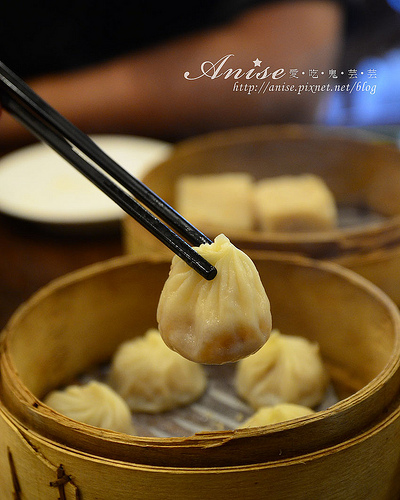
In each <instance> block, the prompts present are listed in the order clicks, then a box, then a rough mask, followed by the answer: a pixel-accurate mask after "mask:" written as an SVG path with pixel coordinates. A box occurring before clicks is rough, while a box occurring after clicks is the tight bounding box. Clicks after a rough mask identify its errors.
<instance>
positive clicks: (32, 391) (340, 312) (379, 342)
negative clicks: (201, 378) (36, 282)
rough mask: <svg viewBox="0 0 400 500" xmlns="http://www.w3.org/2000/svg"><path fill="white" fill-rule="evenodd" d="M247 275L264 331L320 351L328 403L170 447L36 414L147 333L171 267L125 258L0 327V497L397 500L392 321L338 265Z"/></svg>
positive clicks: (397, 396) (47, 295)
mask: <svg viewBox="0 0 400 500" xmlns="http://www.w3.org/2000/svg"><path fill="white" fill-rule="evenodd" d="M254 262H255V264H256V266H257V268H258V270H259V272H260V276H261V278H262V280H263V283H264V285H265V287H266V289H267V292H268V295H269V298H270V301H271V310H272V315H273V322H274V326H275V327H276V328H279V329H281V331H283V332H287V333H293V334H296V335H302V336H305V337H307V338H309V339H311V340H316V341H318V342H319V344H320V349H321V353H322V356H323V359H324V362H325V363H326V366H327V368H328V370H329V372H330V375H331V378H332V380H333V384H334V387H335V390H336V392H337V394H338V396H339V399H338V401H337V402H335V403H334V404H332V405H331V406H329V407H328V408H327V409H325V410H323V411H319V412H317V413H315V414H313V415H311V416H307V417H303V418H300V419H296V420H292V421H288V422H286V423H280V424H274V425H271V426H264V427H258V428H252V429H236V430H235V429H233V430H224V431H210V430H204V431H203V432H199V433H196V434H194V435H191V436H186V437H174V436H172V437H167V438H165V437H146V436H128V435H126V434H122V433H116V432H112V431H108V430H105V429H99V428H96V427H92V426H89V425H86V424H82V423H79V422H77V421H74V420H71V419H68V418H66V417H64V416H63V415H61V414H59V413H57V412H55V411H54V410H52V409H51V408H49V407H47V406H46V405H45V404H44V403H43V402H42V398H43V396H44V395H45V394H46V393H47V392H48V391H49V390H51V389H53V388H56V387H58V386H60V385H62V384H64V383H68V381H69V380H71V378H73V377H74V376H76V375H77V374H79V373H82V372H85V371H86V370H90V369H91V367H92V366H93V365H97V364H99V363H102V362H105V361H106V360H108V359H109V358H110V356H111V355H112V353H113V352H114V350H115V349H116V347H117V346H118V345H119V344H120V342H122V341H124V340H126V339H128V338H131V337H134V336H138V335H142V334H143V333H144V332H145V331H146V330H147V328H149V327H152V326H155V313H156V307H157V303H158V298H159V295H160V291H161V289H162V286H163V284H164V282H165V279H166V277H167V275H168V272H169V265H170V262H169V260H165V259H163V258H161V257H153V258H148V259H146V260H142V259H138V258H136V257H133V256H122V257H120V258H117V259H113V260H110V261H107V262H102V263H98V264H96V265H93V266H91V267H88V268H85V269H82V270H79V271H77V272H74V273H72V274H69V275H67V276H65V277H62V278H60V279H58V280H56V281H54V282H52V283H50V284H49V285H47V286H46V287H44V288H43V289H41V290H40V291H38V292H37V293H36V294H35V295H34V296H33V297H32V298H31V299H30V300H28V301H27V302H26V303H25V304H23V305H22V306H21V307H20V308H19V309H18V310H17V311H16V313H15V314H14V316H13V317H12V318H11V320H10V322H9V323H8V325H7V327H6V328H5V330H4V332H3V334H2V342H1V359H0V369H1V372H0V373H1V386H0V391H1V392H0V498H1V499H2V500H9V499H10V500H11V499H24V500H25V499H27V500H28V499H29V500H31V499H32V500H42V499H50V500H51V499H53V498H54V499H57V498H62V499H64V498H65V499H68V500H69V499H77V498H81V499H84V500H94V499H97V500H99V499H104V500H106V499H107V500H108V499H110V498H112V499H116V500H120V499H123V500H125V499H126V500H127V499H129V500H136V499H137V500H139V499H140V500H154V499H155V498H157V499H172V498H174V499H182V500H186V499H188V498H191V499H199V500H200V499H201V500H204V498H206V497H208V498H218V499H222V500H224V499H227V500H228V499H229V500H230V499H231V498H241V499H251V500H253V499H254V500H256V499H257V500H258V499H260V498H268V499H271V500H287V499H288V498H290V499H291V500H300V499H302V500H305V499H307V500H308V499H311V498H321V499H322V498H323V499H327V500H329V499H343V500H348V499H349V498H351V499H352V500H357V499H360V500H361V499H362V500H368V499H371V500H380V499H385V500H388V499H394V498H397V497H398V496H399V495H400V482H399V480H398V478H399V475H398V474H399V472H400V356H399V354H400V316H399V311H398V308H397V307H396V305H395V304H394V303H393V302H392V300H391V299H390V298H389V297H388V296H387V295H386V294H385V293H384V292H382V291H381V290H380V289H379V288H377V287H376V286H375V285H373V284H371V283H370V282H369V281H367V280H365V279H364V278H362V277H361V276H359V275H357V274H356V273H354V272H352V271H350V270H347V269H345V268H342V267H341V266H338V265H336V264H331V263H322V262H319V261H313V260H309V259H305V258H301V257H298V256H289V255H286V256H285V255H282V254H273V253H271V254H269V255H268V256H266V255H265V254H263V255H260V256H257V257H256V258H254ZM224 366H226V365H224ZM232 366H234V365H232ZM219 368H222V367H217V369H219ZM162 418H164V416H163V417H162ZM165 418H168V417H167V415H165Z"/></svg>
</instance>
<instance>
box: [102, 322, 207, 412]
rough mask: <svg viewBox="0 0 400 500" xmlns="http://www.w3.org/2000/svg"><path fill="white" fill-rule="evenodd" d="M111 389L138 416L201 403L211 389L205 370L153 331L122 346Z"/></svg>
mask: <svg viewBox="0 0 400 500" xmlns="http://www.w3.org/2000/svg"><path fill="white" fill-rule="evenodd" d="M109 382H110V385H111V386H112V387H114V388H115V390H116V391H117V392H118V394H120V395H121V396H122V397H123V398H124V400H125V401H126V402H127V403H128V406H129V407H130V408H131V410H133V411H135V412H147V413H157V412H162V411H166V410H171V409H173V408H176V407H179V406H184V405H187V404H189V403H191V402H192V401H194V400H196V399H198V398H199V397H200V396H201V395H202V394H203V392H204V390H205V389H206V386H207V377H206V374H205V370H204V368H203V367H202V366H201V365H198V364H196V363H193V362H191V361H189V360H187V359H185V358H183V357H182V356H180V355H179V354H177V353H176V352H173V351H171V349H168V347H167V346H166V345H165V344H164V342H163V340H162V338H161V336H160V333H159V332H158V331H157V330H156V329H150V330H149V331H148V332H147V333H146V334H145V336H144V337H138V338H135V339H132V340H129V341H127V342H124V343H123V344H121V345H120V346H119V348H118V349H117V351H116V353H115V355H114V356H113V359H112V362H111V370H110V378H109Z"/></svg>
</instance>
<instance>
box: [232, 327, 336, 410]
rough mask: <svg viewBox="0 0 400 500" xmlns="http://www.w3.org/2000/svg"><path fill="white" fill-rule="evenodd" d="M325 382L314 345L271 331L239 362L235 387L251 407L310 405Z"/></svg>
mask: <svg viewBox="0 0 400 500" xmlns="http://www.w3.org/2000/svg"><path fill="white" fill-rule="evenodd" d="M328 381H329V380H328V375H327V372H326V369H325V367H324V364H323V361H322V359H321V356H320V354H319V347H318V344H316V343H313V342H311V341H309V340H308V339H305V338H303V337H299V336H294V335H283V334H281V333H280V332H279V331H278V330H273V331H272V333H271V338H270V339H269V341H268V342H267V344H266V345H265V346H263V347H262V348H261V349H260V350H259V351H258V352H256V353H255V354H254V355H252V356H250V357H248V358H247V359H243V360H241V361H239V363H238V366H237V370H236V376H235V387H236V391H237V393H238V394H239V395H240V396H241V397H242V398H243V399H244V400H246V401H247V402H248V403H249V404H250V405H251V406H253V408H260V407H262V406H272V405H276V404H279V403H294V404H299V405H303V406H308V407H310V408H313V407H314V406H316V405H317V404H319V403H320V402H321V400H322V399H323V397H324V395H325V391H326V388H327V385H328Z"/></svg>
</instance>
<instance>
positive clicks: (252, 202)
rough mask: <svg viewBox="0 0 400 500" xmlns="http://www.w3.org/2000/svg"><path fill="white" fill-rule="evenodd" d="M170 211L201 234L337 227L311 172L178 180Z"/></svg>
mask: <svg viewBox="0 0 400 500" xmlns="http://www.w3.org/2000/svg"><path fill="white" fill-rule="evenodd" d="M176 208H177V210H178V212H180V213H181V214H182V215H183V216H184V217H186V218H187V219H188V220H190V222H191V223H192V224H194V225H195V226H197V227H199V228H200V229H201V230H202V231H204V232H206V233H210V234H218V233H220V232H222V231H224V232H226V233H228V234H229V235H230V234H234V233H235V231H236V232H237V231H252V230H261V231H267V232H270V231H272V232H300V231H303V232H305V231H324V230H329V229H332V228H334V227H336V226H337V224H338V210H337V206H336V201H335V198H334V196H333V194H332V192H331V191H330V189H329V188H328V186H327V184H326V183H325V181H324V180H323V179H322V178H321V177H319V176H317V175H314V174H307V173H304V174H300V175H279V176H276V177H269V178H264V179H261V180H259V181H255V180H254V179H253V178H252V176H251V175H250V174H248V173H244V172H231V173H218V174H209V175H196V176H195V175H186V176H182V177H181V178H180V179H179V180H178V182H177V186H176Z"/></svg>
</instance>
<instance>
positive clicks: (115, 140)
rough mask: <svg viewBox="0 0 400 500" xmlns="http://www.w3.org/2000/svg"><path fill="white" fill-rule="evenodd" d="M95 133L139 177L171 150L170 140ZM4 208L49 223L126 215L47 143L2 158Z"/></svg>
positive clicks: (107, 219)
mask: <svg viewBox="0 0 400 500" xmlns="http://www.w3.org/2000/svg"><path fill="white" fill-rule="evenodd" d="M92 139H93V140H94V141H95V142H96V143H97V144H98V145H99V146H100V147H101V148H102V149H103V150H104V151H105V152H106V153H107V154H108V155H109V156H110V157H111V158H113V159H114V160H115V161H116V162H117V163H119V164H120V165H121V166H122V167H123V168H124V169H126V170H127V171H128V172H130V173H131V174H132V175H134V176H135V177H138V178H139V179H140V178H142V177H143V175H144V174H145V173H146V172H147V171H148V170H150V169H151V168H152V167H153V166H154V165H156V164H157V163H159V162H161V161H163V160H164V159H166V158H167V157H168V156H169V154H170V153H171V150H172V145H171V144H169V143H166V142H162V141H158V140H155V139H150V138H143V137H133V136H124V135H94V136H92ZM0 211H1V212H3V213H5V214H8V215H11V216H13V217H18V218H21V219H25V220H29V221H34V222H41V223H49V224H93V223H102V222H113V221H118V220H120V219H121V218H122V216H123V215H124V212H123V211H122V209H121V208H120V207H119V206H118V205H116V204H115V203H114V202H113V201H111V200H110V199H109V198H108V197H107V196H106V195H105V194H104V193H103V192H102V191H100V190H99V189H98V188H97V187H96V186H94V185H93V184H92V183H91V182H90V181H89V180H87V179H86V178H85V177H84V176H83V175H82V174H81V173H79V172H78V171H76V170H75V168H74V167H73V166H72V165H70V164H69V163H68V162H67V161H65V160H64V159H63V158H61V157H60V156H59V155H58V154H57V153H55V152H54V151H53V150H52V149H51V148H50V147H48V146H47V145H45V144H42V143H38V144H34V145H32V146H28V147H24V148H22V149H19V150H17V151H14V152H12V153H10V154H8V155H6V156H4V157H3V158H1V160H0Z"/></svg>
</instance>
